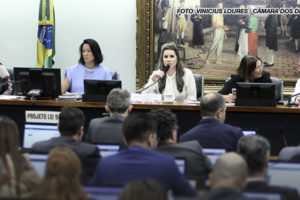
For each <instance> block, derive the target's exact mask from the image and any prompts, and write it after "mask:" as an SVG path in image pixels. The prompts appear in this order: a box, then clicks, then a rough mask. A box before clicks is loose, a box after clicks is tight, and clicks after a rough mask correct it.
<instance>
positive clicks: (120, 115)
mask: <svg viewBox="0 0 300 200" xmlns="http://www.w3.org/2000/svg"><path fill="white" fill-rule="evenodd" d="M131 109H132V105H131V103H130V93H129V92H128V91H127V90H125V89H124V90H122V89H120V88H115V89H113V90H111V91H110V93H109V94H108V96H107V100H106V105H105V110H106V112H107V113H108V114H109V116H107V117H104V118H96V119H93V120H92V121H91V122H90V125H89V128H88V133H87V135H86V137H85V141H86V142H90V143H116V144H120V147H121V149H123V148H125V144H124V142H123V130H122V124H123V121H124V119H125V117H127V115H128V114H129V113H130V111H131Z"/></svg>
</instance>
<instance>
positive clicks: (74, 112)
mask: <svg viewBox="0 0 300 200" xmlns="http://www.w3.org/2000/svg"><path fill="white" fill-rule="evenodd" d="M84 121H85V116H84V113H83V112H82V111H81V110H80V109H79V108H75V107H63V108H62V109H61V112H60V114H59V124H58V130H59V132H60V133H61V135H63V136H75V135H79V136H80V137H82V135H83V126H84Z"/></svg>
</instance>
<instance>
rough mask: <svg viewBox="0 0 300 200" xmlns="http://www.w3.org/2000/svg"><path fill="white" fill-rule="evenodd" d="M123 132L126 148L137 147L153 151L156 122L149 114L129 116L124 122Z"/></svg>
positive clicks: (155, 141)
mask: <svg viewBox="0 0 300 200" xmlns="http://www.w3.org/2000/svg"><path fill="white" fill-rule="evenodd" d="M123 132H124V137H125V140H126V143H127V145H128V146H133V145H139V146H144V147H147V148H151V149H155V148H156V146H157V134H156V120H155V116H154V115H153V114H151V113H140V114H131V115H129V116H128V117H126V119H125V120H124V123H123Z"/></svg>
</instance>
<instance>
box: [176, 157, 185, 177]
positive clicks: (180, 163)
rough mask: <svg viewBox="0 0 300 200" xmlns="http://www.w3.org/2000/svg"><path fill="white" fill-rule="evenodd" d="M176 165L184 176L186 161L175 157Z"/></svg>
mask: <svg viewBox="0 0 300 200" xmlns="http://www.w3.org/2000/svg"><path fill="white" fill-rule="evenodd" d="M175 163H176V165H177V167H178V169H179V171H180V172H181V173H182V174H185V159H184V158H178V157H175Z"/></svg>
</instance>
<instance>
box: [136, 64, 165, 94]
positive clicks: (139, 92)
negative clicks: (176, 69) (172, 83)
mask: <svg viewBox="0 0 300 200" xmlns="http://www.w3.org/2000/svg"><path fill="white" fill-rule="evenodd" d="M169 69H170V65H167V66H165V67H164V69H163V70H162V71H163V73H164V75H165V74H166V73H167V72H168V70H169ZM159 79H160V78H158V79H157V80H156V81H154V83H152V84H151V85H149V86H147V87H145V88H143V89H142V90H140V91H138V92H137V94H141V93H142V92H143V91H145V90H147V89H148V88H149V87H151V86H153V85H154V84H155V83H157V82H158V80H159Z"/></svg>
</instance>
